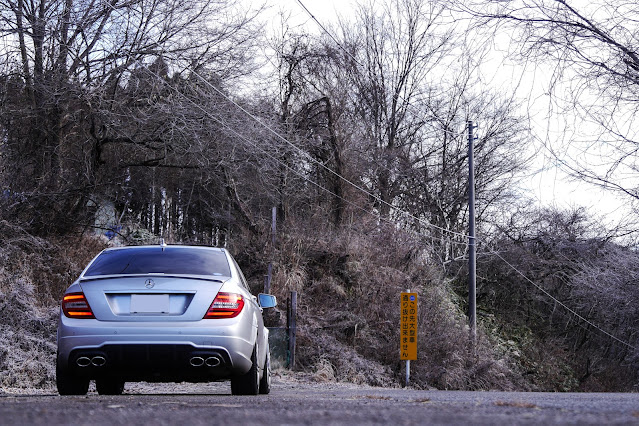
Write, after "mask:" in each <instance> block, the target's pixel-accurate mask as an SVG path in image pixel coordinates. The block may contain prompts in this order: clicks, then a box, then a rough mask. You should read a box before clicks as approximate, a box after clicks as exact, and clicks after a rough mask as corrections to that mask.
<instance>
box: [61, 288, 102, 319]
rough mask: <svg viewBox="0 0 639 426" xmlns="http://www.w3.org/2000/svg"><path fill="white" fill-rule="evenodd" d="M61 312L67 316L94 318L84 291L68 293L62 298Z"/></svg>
mask: <svg viewBox="0 0 639 426" xmlns="http://www.w3.org/2000/svg"><path fill="white" fill-rule="evenodd" d="M62 312H64V315H66V316H67V317H69V318H95V316H93V311H91V307H90V306H89V302H87V298H86V297H84V293H69V294H65V295H64V297H63V298H62Z"/></svg>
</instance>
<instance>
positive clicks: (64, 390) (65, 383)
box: [55, 359, 89, 395]
mask: <svg viewBox="0 0 639 426" xmlns="http://www.w3.org/2000/svg"><path fill="white" fill-rule="evenodd" d="M55 384H56V386H57V387H58V393H59V394H60V395H86V394H87V392H88V391H89V379H86V378H84V377H77V376H74V375H73V374H71V373H69V372H68V370H67V369H66V368H65V366H63V365H62V362H61V361H60V360H59V359H58V360H57V362H56V368H55Z"/></svg>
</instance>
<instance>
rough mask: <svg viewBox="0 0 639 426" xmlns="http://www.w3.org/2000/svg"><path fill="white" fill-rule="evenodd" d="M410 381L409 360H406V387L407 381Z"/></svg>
mask: <svg viewBox="0 0 639 426" xmlns="http://www.w3.org/2000/svg"><path fill="white" fill-rule="evenodd" d="M409 381H410V360H409V359H407V360H406V387H408V382H409Z"/></svg>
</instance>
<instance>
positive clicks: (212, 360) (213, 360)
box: [204, 356, 220, 367]
mask: <svg viewBox="0 0 639 426" xmlns="http://www.w3.org/2000/svg"><path fill="white" fill-rule="evenodd" d="M204 363H205V364H206V366H207V367H217V366H218V365H220V359H219V358H218V357H216V356H210V357H208V358H207V359H206V361H204Z"/></svg>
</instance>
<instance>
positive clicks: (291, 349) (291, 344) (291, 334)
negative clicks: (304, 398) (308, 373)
mask: <svg viewBox="0 0 639 426" xmlns="http://www.w3.org/2000/svg"><path fill="white" fill-rule="evenodd" d="M289 318H290V322H289V328H288V353H289V357H290V358H289V365H288V368H290V369H291V370H292V369H293V367H295V334H296V331H297V330H296V328H297V292H296V291H291V312H290V317H289Z"/></svg>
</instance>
